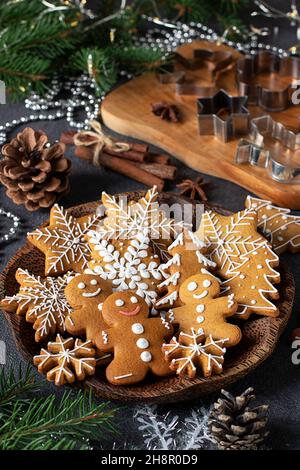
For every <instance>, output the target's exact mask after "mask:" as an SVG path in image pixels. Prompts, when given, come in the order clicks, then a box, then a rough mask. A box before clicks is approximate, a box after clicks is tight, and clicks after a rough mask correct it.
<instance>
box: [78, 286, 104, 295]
mask: <svg viewBox="0 0 300 470" xmlns="http://www.w3.org/2000/svg"><path fill="white" fill-rule="evenodd" d="M101 290H102V289H101V287H98V289H97V290H96V291H95V292H83V293H82V294H81V295H82V297H87V298H91V297H97V295H99V294H100V292H101Z"/></svg>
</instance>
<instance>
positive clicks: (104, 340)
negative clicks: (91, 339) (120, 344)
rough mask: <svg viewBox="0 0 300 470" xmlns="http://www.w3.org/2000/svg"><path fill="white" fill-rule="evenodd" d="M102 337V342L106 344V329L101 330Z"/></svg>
mask: <svg viewBox="0 0 300 470" xmlns="http://www.w3.org/2000/svg"><path fill="white" fill-rule="evenodd" d="M101 334H102V338H103V343H104V344H107V343H108V334H107V333H106V331H102V333H101Z"/></svg>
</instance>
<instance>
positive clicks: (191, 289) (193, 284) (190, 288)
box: [187, 281, 198, 292]
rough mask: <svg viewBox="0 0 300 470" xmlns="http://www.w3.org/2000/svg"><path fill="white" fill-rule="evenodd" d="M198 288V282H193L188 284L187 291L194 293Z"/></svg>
mask: <svg viewBox="0 0 300 470" xmlns="http://www.w3.org/2000/svg"><path fill="white" fill-rule="evenodd" d="M197 287H198V284H197V282H195V281H192V282H190V283H189V284H188V286H187V289H188V291H189V292H193V290H196V289H197Z"/></svg>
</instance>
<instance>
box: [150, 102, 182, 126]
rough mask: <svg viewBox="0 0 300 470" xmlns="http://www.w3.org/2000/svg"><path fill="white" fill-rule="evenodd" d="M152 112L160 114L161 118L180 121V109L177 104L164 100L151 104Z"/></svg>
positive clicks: (156, 114)
mask: <svg viewBox="0 0 300 470" xmlns="http://www.w3.org/2000/svg"><path fill="white" fill-rule="evenodd" d="M151 107H152V113H153V114H155V116H159V117H160V118H161V119H163V120H165V121H170V122H178V121H179V111H178V108H177V106H175V105H174V104H169V103H166V102H165V101H162V102H160V103H154V104H151Z"/></svg>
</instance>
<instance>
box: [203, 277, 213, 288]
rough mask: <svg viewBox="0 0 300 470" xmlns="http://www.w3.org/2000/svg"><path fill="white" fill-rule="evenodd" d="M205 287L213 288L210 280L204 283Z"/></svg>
mask: <svg viewBox="0 0 300 470" xmlns="http://www.w3.org/2000/svg"><path fill="white" fill-rule="evenodd" d="M202 285H203V287H209V286H211V281H209V280H208V279H205V280H204V281H203V283H202Z"/></svg>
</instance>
